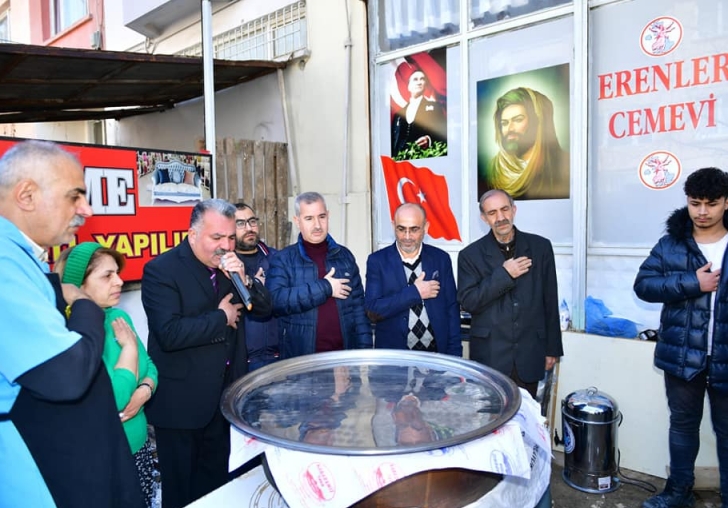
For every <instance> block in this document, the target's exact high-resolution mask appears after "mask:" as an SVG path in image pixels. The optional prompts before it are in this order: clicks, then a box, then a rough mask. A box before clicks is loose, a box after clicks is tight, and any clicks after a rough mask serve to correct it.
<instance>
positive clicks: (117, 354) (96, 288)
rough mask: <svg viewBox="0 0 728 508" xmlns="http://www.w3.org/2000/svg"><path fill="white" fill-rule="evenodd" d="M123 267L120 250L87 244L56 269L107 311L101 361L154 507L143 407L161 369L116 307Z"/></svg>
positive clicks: (63, 257)
mask: <svg viewBox="0 0 728 508" xmlns="http://www.w3.org/2000/svg"><path fill="white" fill-rule="evenodd" d="M123 268H124V257H123V256H122V255H121V254H120V253H119V252H117V251H115V250H113V249H107V248H105V247H103V246H102V245H100V244H98V243H95V242H84V243H81V244H79V245H76V246H75V247H71V248H69V249H66V250H65V251H63V253H62V254H61V256H60V257H59V259H58V261H57V262H56V265H55V267H54V270H55V271H56V272H58V274H59V275H60V276H61V280H62V282H63V283H66V284H73V285H74V286H77V287H79V288H81V289H82V290H83V291H85V292H86V293H87V294H88V295H89V297H90V298H91V300H93V301H94V302H95V303H96V304H97V305H98V306H99V307H101V308H102V309H104V312H105V314H106V318H105V320H104V330H105V332H106V339H105V341H104V353H103V356H102V358H103V361H104V365H105V366H106V370H107V371H108V372H109V377H110V378H111V385H112V387H113V390H114V397H115V399H116V407H117V409H118V411H119V419H120V420H121V423H122V425H123V427H124V432H125V433H126V437H127V439H128V440H129V445H130V447H131V452H132V453H133V454H134V459H135V460H136V464H137V470H138V472H139V480H140V482H141V485H142V490H143V492H144V495H145V497H146V500H147V506H151V503H152V499H153V497H154V479H153V472H154V466H153V462H152V447H151V444H150V442H149V439H148V435H147V418H146V416H145V415H144V404H146V403H147V402H148V401H149V399H150V398H151V397H152V395H153V394H154V391H155V389H156V387H157V368H156V367H155V366H154V364H153V363H152V360H151V358H149V355H148V354H147V351H146V349H145V348H144V344H143V343H142V342H141V340H139V337H138V336H137V333H136V330H134V325H133V324H132V321H131V318H130V317H129V315H128V314H127V313H126V312H124V311H123V310H121V309H117V308H115V307H114V306H115V305H117V304H118V303H119V300H120V298H121V289H122V285H123V283H124V281H123V280H122V279H121V277H120V276H119V273H120V272H121V270H122V269H123ZM68 310H70V309H67V311H68Z"/></svg>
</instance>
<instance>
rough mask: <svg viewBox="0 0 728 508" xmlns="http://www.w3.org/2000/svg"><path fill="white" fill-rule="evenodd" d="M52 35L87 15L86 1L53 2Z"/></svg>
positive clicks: (58, 0) (66, 0)
mask: <svg viewBox="0 0 728 508" xmlns="http://www.w3.org/2000/svg"><path fill="white" fill-rule="evenodd" d="M51 6H52V7H53V33H54V34H57V33H60V32H62V31H64V30H65V29H66V28H68V27H69V26H71V25H72V24H74V23H75V22H76V21H78V20H79V19H81V18H83V17H84V16H86V14H88V5H87V1H86V0H53V1H52V2H51Z"/></svg>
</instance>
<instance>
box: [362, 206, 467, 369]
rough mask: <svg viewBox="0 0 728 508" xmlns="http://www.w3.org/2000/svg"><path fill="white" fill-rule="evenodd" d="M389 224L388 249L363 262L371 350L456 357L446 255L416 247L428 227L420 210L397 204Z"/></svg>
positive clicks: (455, 317) (454, 305)
mask: <svg viewBox="0 0 728 508" xmlns="http://www.w3.org/2000/svg"><path fill="white" fill-rule="evenodd" d="M392 223H393V225H394V234H395V236H396V241H395V242H394V244H392V245H390V246H389V247H385V248H384V249H381V250H379V251H377V252H374V253H372V254H370V255H369V258H368V259H367V275H366V277H367V284H366V291H365V293H364V305H365V308H366V310H367V315H368V316H369V318H370V319H371V320H372V322H374V323H376V338H375V347H377V348H388V349H415V350H424V351H435V352H439V353H447V354H450V355H454V356H462V353H463V347H462V343H461V339H460V307H459V305H458V302H457V293H456V290H455V278H454V277H453V273H452V261H451V260H450V256H449V255H448V254H447V253H446V252H445V251H443V250H441V249H438V248H437V247H433V246H431V245H426V244H424V243H422V241H423V240H424V238H425V234H426V233H427V228H428V226H429V223H428V222H427V217H426V215H425V210H424V209H423V208H422V207H421V206H420V205H418V204H415V203H404V204H402V205H400V206H399V207H398V208H397V210H396V211H395V213H394V221H393V222H392Z"/></svg>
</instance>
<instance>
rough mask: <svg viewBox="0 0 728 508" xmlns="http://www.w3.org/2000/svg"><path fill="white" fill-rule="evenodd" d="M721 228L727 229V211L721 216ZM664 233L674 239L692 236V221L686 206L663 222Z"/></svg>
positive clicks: (675, 211)
mask: <svg viewBox="0 0 728 508" xmlns="http://www.w3.org/2000/svg"><path fill="white" fill-rule="evenodd" d="M723 226H725V228H726V229H728V210H726V213H724V214H723ZM665 231H667V234H668V235H670V236H671V237H673V238H675V239H681V238H685V237H686V236H688V235H690V234H692V231H693V221H692V220H690V214H689V213H688V207H687V206H684V207H682V208H678V209H677V210H674V211H673V212H672V213H671V214H670V216H669V217H668V218H667V220H666V221H665Z"/></svg>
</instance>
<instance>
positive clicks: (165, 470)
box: [142, 199, 271, 508]
mask: <svg viewBox="0 0 728 508" xmlns="http://www.w3.org/2000/svg"><path fill="white" fill-rule="evenodd" d="M234 248H235V207H234V206H233V205H232V204H230V203H228V202H227V201H224V200H222V199H207V200H205V201H201V202H199V203H197V204H196V205H195V207H194V208H193V210H192V216H191V218H190V229H189V233H188V235H187V238H185V240H184V241H183V242H182V243H180V244H179V245H177V246H176V247H174V248H173V249H171V250H169V251H167V252H165V253H164V254H161V255H160V256H158V257H156V258H155V259H153V260H152V261H150V262H148V263H147V264H146V265H145V266H144V274H143V276H142V304H143V305H144V310H145V312H146V314H147V320H148V323H149V339H148V349H149V356H151V358H152V360H153V361H154V364H155V365H156V366H157V370H158V374H159V387H158V388H157V391H156V393H155V394H154V397H153V398H152V399H151V400H150V401H149V402H148V403H147V406H146V408H147V417H148V420H149V422H150V423H151V424H152V425H154V428H155V435H156V440H157V454H158V457H159V471H160V473H161V477H162V506H163V508H180V507H182V506H186V505H188V504H189V503H191V502H192V501H194V500H195V499H197V498H199V497H202V496H204V495H205V494H207V493H209V492H211V491H213V490H215V489H216V488H218V487H220V486H221V485H223V484H224V483H226V482H227V479H228V456H229V454H230V441H229V439H230V437H229V432H230V425H229V424H228V423H227V421H226V420H225V418H224V417H223V416H222V413H221V412H220V397H221V396H222V392H223V390H224V389H225V388H226V387H227V386H228V385H229V383H230V382H231V381H232V380H233V372H234V371H235V370H236V369H238V370H239V369H242V370H243V371H244V370H245V368H246V367H247V361H246V358H245V356H246V355H245V351H246V347H245V334H244V327H242V326H238V323H239V320H240V314H241V312H246V311H245V310H244V309H243V305H242V304H241V303H239V298H238V295H237V294H236V293H234V292H233V286H232V283H231V281H230V280H229V278H228V274H229V273H232V272H237V273H238V274H239V275H240V278H241V279H242V280H243V281H244V283H245V284H246V286H248V288H249V291H250V295H251V302H252V305H253V306H252V310H251V311H250V312H251V313H252V314H256V315H260V316H267V315H269V314H270V312H271V304H270V295H269V293H268V290H267V289H266V288H265V286H263V284H262V283H261V282H260V281H258V280H256V279H254V278H250V277H248V276H247V275H246V272H245V267H244V265H243V263H242V262H241V261H240V260H239V259H238V257H237V256H236V255H235V252H234ZM236 361H239V362H241V363H242V367H241V366H240V365H238V366H235V365H233V363H235V362H236Z"/></svg>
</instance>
